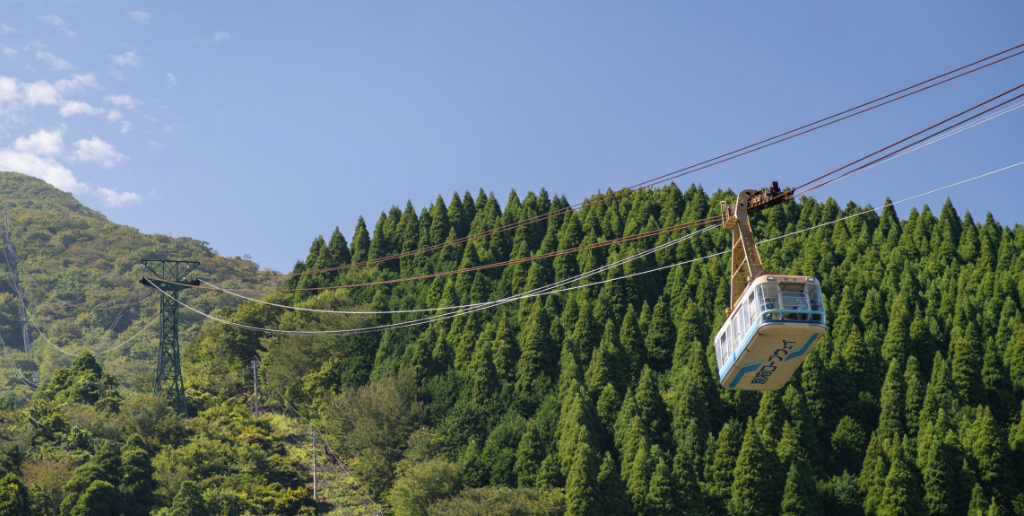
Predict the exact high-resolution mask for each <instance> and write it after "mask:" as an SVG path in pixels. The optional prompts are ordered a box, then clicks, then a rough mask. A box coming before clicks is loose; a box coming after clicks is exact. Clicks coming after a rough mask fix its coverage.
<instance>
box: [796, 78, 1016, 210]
mask: <svg viewBox="0 0 1024 516" xmlns="http://www.w3.org/2000/svg"><path fill="white" fill-rule="evenodd" d="M1021 88H1024V83H1021V84H1019V85H1017V86H1014V87H1013V88H1010V89H1009V90H1006V91H1004V92H1002V93H1000V94H998V95H996V96H994V97H991V98H989V99H988V100H985V101H984V102H980V103H978V104H975V105H973V106H971V107H969V108H967V109H965V110H963V111H961V112H959V113H957V114H955V115H953V116H951V117H949V118H946V119H944V120H942V121H941V122H937V123H935V124H932V125H930V126H928V127H927V128H925V129H922V130H920V131H918V132H916V133H914V134H912V135H910V136H907V137H905V138H903V139H901V140H899V141H897V142H895V143H892V144H889V145H887V146H885V147H882V148H881V149H879V150H877V151H875V152H872V153H871V154H868V155H866V156H864V157H862V158H858V159H856V160H854V161H852V162H850V163H847V164H846V165H843V166H841V167H839V168H837V169H835V170H833V171H831V172H827V173H825V174H822V175H820V176H818V177H816V178H814V179H812V180H810V181H808V182H806V183H804V184H802V185H800V186H797V187H796V188H794V189H793V191H794V194H795V192H796V191H798V190H801V189H803V190H802V191H801V192H800V193H801V194H805V193H807V192H810V191H813V190H816V189H818V188H821V187H822V186H825V185H827V184H829V183H832V182H834V181H836V180H837V179H839V178H842V177H844V176H847V175H850V174H852V173H854V172H858V171H860V170H862V169H864V168H866V167H868V166H870V165H873V164H875V163H878V162H880V161H881V160H883V159H886V158H888V157H890V156H893V155H895V154H897V153H899V152H902V151H904V150H906V149H908V148H910V147H913V146H915V145H918V144H920V143H922V142H924V141H926V140H928V139H930V138H934V137H936V136H938V135H940V134H942V133H944V132H946V131H949V130H951V129H953V128H956V127H957V126H959V125H962V124H965V123H967V122H969V121H971V120H973V119H975V118H978V117H980V116H982V115H984V114H986V113H988V112H990V111H993V110H996V109H998V108H1000V107H1002V106H1004V105H1006V104H1009V103H1010V102H1013V101H1015V100H1017V99H1019V98H1021V97H1024V93H1021V94H1019V95H1017V96H1015V97H1012V98H1010V99H1008V100H1005V101H1003V102H1001V103H999V104H996V105H995V106H992V107H990V108H988V109H986V110H984V111H981V112H979V113H976V114H974V115H971V116H970V117H967V118H965V119H963V120H960V121H959V122H956V123H955V124H953V125H951V126H949V127H945V128H942V129H939V130H937V131H936V132H934V133H932V134H930V135H928V136H926V137H924V138H921V139H919V140H917V141H915V142H912V143H910V144H908V145H905V146H903V147H900V148H899V149H896V150H895V151H892V152H890V153H888V154H886V155H884V156H881V157H879V158H876V159H874V160H872V161H869V162H868V163H865V164H863V165H861V166H859V167H856V168H854V169H851V170H848V171H846V172H844V173H842V174H840V175H839V176H838V177H836V178H833V179H829V180H828V181H824V182H822V183H818V184H813V183H817V182H818V181H821V180H822V179H825V178H827V177H828V176H831V175H833V174H836V173H838V172H840V171H842V170H843V169H844V168H847V167H850V166H852V165H854V164H856V163H859V162H861V161H864V160H865V159H868V158H870V157H871V156H875V155H877V154H879V153H881V152H883V151H886V150H888V149H891V148H893V147H895V146H897V145H899V144H901V143H904V142H906V141H907V140H910V139H912V138H916V137H918V136H920V135H921V134H923V133H925V132H927V131H931V130H932V129H935V128H937V127H939V126H941V125H943V124H945V123H947V122H950V121H952V120H954V119H956V118H959V117H961V116H963V115H965V114H967V113H969V112H971V111H974V110H975V109H978V108H980V107H982V106H984V105H985V104H988V103H989V102H993V101H995V100H997V99H999V98H1000V97H1003V96H1005V95H1008V94H1010V93H1012V92H1014V91H1016V90H1019V89H1021ZM809 185H811V186H809ZM804 187H807V188H806V189H804Z"/></svg>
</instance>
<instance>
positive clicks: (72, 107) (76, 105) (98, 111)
mask: <svg viewBox="0 0 1024 516" xmlns="http://www.w3.org/2000/svg"><path fill="white" fill-rule="evenodd" d="M106 112H107V110H105V109H103V108H101V107H93V106H91V105H89V104H87V103H85V102H79V101H77V100H69V101H67V102H65V103H64V105H63V106H61V107H60V116H62V117H64V118H67V117H69V116H75V115H89V116H99V115H102V114H103V113H106Z"/></svg>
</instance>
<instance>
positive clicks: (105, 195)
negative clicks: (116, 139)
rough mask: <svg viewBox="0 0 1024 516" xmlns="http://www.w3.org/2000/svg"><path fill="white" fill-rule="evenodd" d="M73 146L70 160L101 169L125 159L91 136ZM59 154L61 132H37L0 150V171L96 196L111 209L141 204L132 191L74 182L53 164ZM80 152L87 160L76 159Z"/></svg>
mask: <svg viewBox="0 0 1024 516" xmlns="http://www.w3.org/2000/svg"><path fill="white" fill-rule="evenodd" d="M124 123H127V122H124ZM75 146H76V147H77V150H76V152H75V155H74V156H70V159H72V160H76V159H78V160H79V161H90V160H91V161H98V162H100V163H102V164H104V166H112V164H111V165H108V164H106V162H110V163H114V162H117V161H121V160H125V159H128V158H126V157H125V156H124V155H122V154H120V153H118V152H117V151H116V150H114V147H113V146H112V145H110V144H108V143H106V142H104V141H102V140H100V139H99V138H96V137H95V136H94V137H93V138H92V139H91V140H79V141H77V142H75ZM62 153H63V129H57V130H53V131H47V130H46V129H40V130H39V131H37V132H35V133H33V134H31V135H29V136H27V137H25V136H22V137H20V138H18V139H16V140H15V141H14V145H13V147H11V148H7V149H3V148H0V170H3V171H11V172H20V173H22V174H26V175H29V176H32V177H38V178H39V179H42V180H43V181H46V182H47V183H50V184H51V185H53V186H55V187H57V188H59V189H61V190H64V191H68V192H71V193H74V194H88V195H92V196H93V197H97V198H99V199H100V200H101V201H102V202H103V204H105V205H107V206H111V207H120V206H124V205H125V204H130V203H137V202H141V201H142V197H141V196H140V195H139V194H137V193H134V192H118V191H116V190H113V189H110V188H104V187H96V188H93V187H91V186H89V185H87V184H85V183H82V182H80V181H78V180H77V179H76V178H75V175H74V173H72V172H71V170H69V169H68V168H67V167H66V166H64V164H62V163H61V162H59V161H57V158H58V157H60V156H61V155H62ZM83 153H85V154H86V156H85V157H86V158H88V159H80V158H79V155H82V154H83ZM90 153H91V154H90Z"/></svg>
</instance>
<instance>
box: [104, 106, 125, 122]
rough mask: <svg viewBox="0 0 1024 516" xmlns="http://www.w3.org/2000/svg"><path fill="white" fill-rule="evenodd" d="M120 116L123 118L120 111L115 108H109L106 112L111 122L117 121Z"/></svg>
mask: <svg viewBox="0 0 1024 516" xmlns="http://www.w3.org/2000/svg"><path fill="white" fill-rule="evenodd" d="M122 118H124V116H122V115H121V112H120V111H118V110H116V109H111V110H110V112H109V113H107V120H110V121H111V122H117V121H118V120H120V119H122Z"/></svg>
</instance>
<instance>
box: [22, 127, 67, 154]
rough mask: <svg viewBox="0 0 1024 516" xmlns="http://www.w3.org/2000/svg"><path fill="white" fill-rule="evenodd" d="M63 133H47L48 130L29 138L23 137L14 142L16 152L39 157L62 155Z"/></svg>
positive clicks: (56, 131) (57, 131)
mask: <svg viewBox="0 0 1024 516" xmlns="http://www.w3.org/2000/svg"><path fill="white" fill-rule="evenodd" d="M62 133H63V131H62V130H55V131H47V130H46V129H40V130H39V131H37V132H35V133H32V134H31V135H29V136H28V137H25V136H22V137H20V138H18V139H17V140H14V150H16V151H18V152H27V153H29V154H35V155H37V156H53V155H60V153H61V152H62V151H63V148H64V138H63V134H62Z"/></svg>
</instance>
